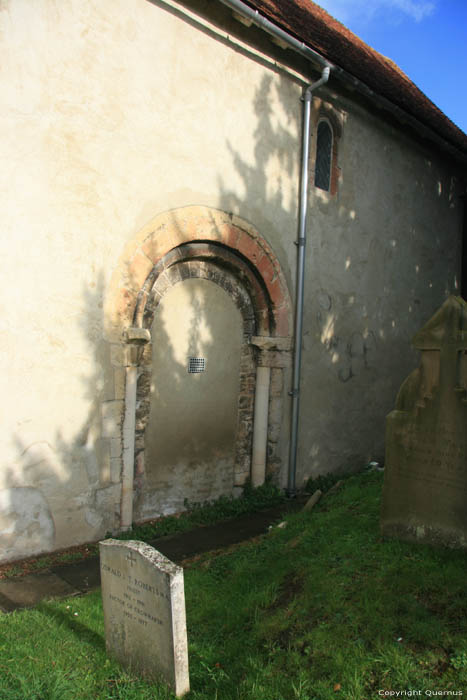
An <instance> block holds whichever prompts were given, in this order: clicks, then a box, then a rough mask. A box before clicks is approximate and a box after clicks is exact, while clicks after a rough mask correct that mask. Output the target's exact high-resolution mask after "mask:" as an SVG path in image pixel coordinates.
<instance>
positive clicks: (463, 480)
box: [381, 297, 467, 547]
mask: <svg viewBox="0 0 467 700" xmlns="http://www.w3.org/2000/svg"><path fill="white" fill-rule="evenodd" d="M412 342H413V345H414V347H415V348H417V349H418V350H420V351H421V354H422V356H421V364H420V367H419V368H418V369H416V370H415V371H414V372H412V374H411V375H409V377H408V378H407V379H406V380H405V382H404V384H403V385H402V387H401V389H400V391H399V394H398V397H397V400H396V409H395V410H394V411H392V412H391V413H390V414H389V415H388V417H387V422H386V465H385V466H386V469H385V479H384V487H383V505H382V513H381V529H382V532H383V534H384V535H394V536H397V537H401V538H403V539H409V540H417V541H424V542H428V543H431V544H444V545H448V546H454V547H467V304H466V303H465V302H464V301H463V300H462V299H461V298H460V297H449V299H447V301H446V302H445V303H444V304H443V306H442V307H441V308H440V309H439V311H438V312H437V313H436V314H435V315H434V316H433V318H432V319H431V320H430V321H429V322H428V323H427V324H426V325H425V326H424V327H423V328H422V329H421V330H420V331H419V332H418V333H417V334H416V336H415V337H414V339H413V341H412Z"/></svg>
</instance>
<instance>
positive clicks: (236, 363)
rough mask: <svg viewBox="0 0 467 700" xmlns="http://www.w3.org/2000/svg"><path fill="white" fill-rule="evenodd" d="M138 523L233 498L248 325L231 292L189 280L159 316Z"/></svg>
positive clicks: (169, 295) (160, 309)
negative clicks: (187, 506)
mask: <svg viewBox="0 0 467 700" xmlns="http://www.w3.org/2000/svg"><path fill="white" fill-rule="evenodd" d="M151 338H152V377H151V387H150V396H151V398H150V411H149V418H148V423H147V426H146V454H145V486H144V490H143V492H142V493H141V495H140V499H139V514H138V515H139V518H140V519H144V517H145V515H147V514H151V513H154V512H157V513H161V514H166V513H171V512H177V511H180V510H182V509H183V506H184V501H185V499H188V500H189V501H190V502H191V503H193V502H204V501H208V500H213V499H215V498H218V497H219V496H221V495H231V494H232V490H233V486H234V466H235V440H236V433H237V407H238V395H239V382H240V359H241V348H242V342H243V321H242V317H241V314H240V311H239V310H238V308H237V307H236V306H235V304H234V302H233V301H232V299H231V298H230V297H229V295H228V294H227V292H226V291H225V290H224V289H222V288H221V287H220V286H218V285H217V284H215V283H213V282H211V281H210V280H206V279H201V278H190V279H186V280H183V281H182V282H180V283H178V284H176V285H174V286H173V287H171V288H170V289H169V290H168V292H167V293H166V294H165V295H164V297H163V298H162V300H161V302H160V304H159V305H158V307H157V311H156V313H155V314H154V322H153V325H152V330H151Z"/></svg>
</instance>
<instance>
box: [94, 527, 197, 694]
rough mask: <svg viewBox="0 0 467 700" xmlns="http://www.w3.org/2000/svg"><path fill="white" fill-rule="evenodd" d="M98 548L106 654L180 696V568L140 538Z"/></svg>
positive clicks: (184, 684)
mask: <svg viewBox="0 0 467 700" xmlns="http://www.w3.org/2000/svg"><path fill="white" fill-rule="evenodd" d="M99 549H100V564H101V582H102V602H103V608H104V623H105V638H106V647H107V652H108V653H109V654H110V655H112V656H114V657H115V658H116V659H117V660H118V661H119V662H120V663H121V664H122V665H123V666H125V667H127V668H130V669H132V670H134V671H136V672H138V673H140V674H141V675H143V676H146V677H148V678H151V679H154V680H165V681H166V682H167V683H169V685H171V686H172V687H173V689H174V690H175V693H176V695H177V697H181V696H182V695H184V694H185V693H187V692H188V691H189V689H190V685H189V675H188V647H187V635H186V617H185V591H184V584H183V569H182V568H181V567H179V566H176V565H175V564H173V563H172V562H171V561H170V560H169V559H167V558H166V557H164V556H163V555H162V554H161V553H160V552H158V551H157V550H155V549H154V548H153V547H150V546H149V545H147V544H144V543H143V542H136V541H133V540H130V541H128V542H120V541H118V540H113V539H109V540H105V541H103V542H100V543H99Z"/></svg>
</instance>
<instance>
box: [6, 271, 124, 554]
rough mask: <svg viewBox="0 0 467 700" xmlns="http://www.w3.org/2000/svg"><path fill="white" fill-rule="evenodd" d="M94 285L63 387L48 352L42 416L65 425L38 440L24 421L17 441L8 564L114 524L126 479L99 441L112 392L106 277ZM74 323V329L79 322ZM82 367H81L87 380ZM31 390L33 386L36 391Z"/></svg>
mask: <svg viewBox="0 0 467 700" xmlns="http://www.w3.org/2000/svg"><path fill="white" fill-rule="evenodd" d="M91 285H92V287H86V288H85V289H84V291H83V302H82V307H81V309H80V311H79V312H76V311H75V318H76V325H77V326H78V328H79V329H80V332H81V336H82V338H83V339H84V343H83V345H82V346H81V347H79V348H76V347H75V348H73V350H74V353H75V356H74V357H72V358H71V359H70V357H69V356H68V357H66V356H65V357H64V358H63V360H64V361H65V362H67V366H68V368H69V370H70V374H69V376H68V380H67V379H66V377H65V382H64V383H63V384H62V385H60V384H59V383H58V380H57V371H55V372H54V370H53V369H52V368H53V367H54V366H55V367H57V368H58V372H59V373H60V375H61V376H62V377H63V376H64V375H65V372H64V368H63V364H62V357H61V355H60V352H59V350H57V348H56V346H54V345H52V346H51V347H50V348H48V353H49V354H48V357H50V369H49V370H48V371H49V373H50V375H49V376H50V382H49V387H50V391H49V393H46V392H44V393H43V394H42V395H41V397H40V405H41V410H42V413H43V414H44V415H51V416H55V417H56V423H58V424H61V427H57V428H56V430H55V434H54V435H52V434H51V435H50V436H47V439H40V440H38V439H36V438H35V436H34V432H33V431H35V430H37V428H36V427H35V426H34V425H33V426H32V429H29V428H28V424H29V423H32V421H25V424H26V427H25V429H24V430H23V431H21V432H20V431H17V432H16V434H14V435H13V438H12V440H13V442H14V445H15V448H16V451H17V454H18V457H17V459H16V461H15V462H14V463H13V464H11V465H10V466H8V467H7V469H6V472H5V488H4V490H3V491H2V514H3V519H4V520H3V522H4V529H3V533H2V536H1V538H2V547H3V550H4V552H5V559H15V558H18V557H24V556H28V555H30V554H37V553H40V552H44V551H51V550H54V549H60V548H63V547H67V546H70V545H71V544H74V543H82V542H86V541H91V540H93V539H96V536H99V535H101V534H103V533H104V532H105V531H106V530H113V529H114V528H115V525H116V522H115V513H116V511H118V510H119V495H120V485H119V483H118V482H119V481H120V474H119V473H118V474H112V473H111V459H110V454H109V452H108V447H107V445H105V443H104V441H103V440H102V437H101V427H102V426H101V424H102V416H101V406H102V405H103V404H105V402H106V400H108V399H109V398H110V392H111V385H112V387H113V379H112V378H111V377H110V376H109V375H108V372H109V368H108V363H109V358H108V346H107V343H106V342H105V341H104V340H103V329H104V322H103V321H104V319H103V313H102V307H103V295H104V277H103V275H102V274H99V275H98V276H97V279H96V281H95V283H92V282H91ZM68 323H73V316H70V318H69V319H68ZM70 337H73V332H72V328H70ZM77 340H78V339H77ZM42 342H43V343H45V342H46V341H45V339H42ZM78 342H79V340H78ZM80 345H81V343H80ZM72 347H73V346H72ZM65 350H68V347H66V348H65ZM84 352H86V354H85V355H83V353H84ZM83 360H84V361H83ZM77 367H78V368H83V371H84V373H83V374H81V376H79V374H78V372H79V370H78V372H77V371H76V368H77ZM88 368H90V369H89V371H87V370H88ZM106 373H107V376H106ZM60 375H59V376H60ZM80 385H81V388H80ZM33 387H34V384H33V383H31V391H33V390H34V389H33ZM83 414H87V416H86V418H85V419H84V420H82V419H81V427H80V428H79V429H76V428H73V427H70V423H71V421H70V416H73V415H75V416H82V415H83ZM72 420H73V419H72ZM78 420H79V418H78ZM78 420H77V421H76V422H78ZM28 433H29V436H28Z"/></svg>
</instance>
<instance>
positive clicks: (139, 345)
mask: <svg viewBox="0 0 467 700" xmlns="http://www.w3.org/2000/svg"><path fill="white" fill-rule="evenodd" d="M150 340H151V334H150V332H149V331H148V330H147V329H146V328H128V329H127V330H126V332H125V342H126V362H125V364H126V382H125V415H124V418H123V428H122V437H123V455H122V461H123V466H122V500H121V509H120V529H121V530H122V531H125V530H129V529H130V528H131V525H132V522H133V479H134V464H135V420H136V385H137V381H138V367H139V364H140V361H141V355H142V353H143V350H144V346H145V344H146V343H148V342H149V341H150Z"/></svg>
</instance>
